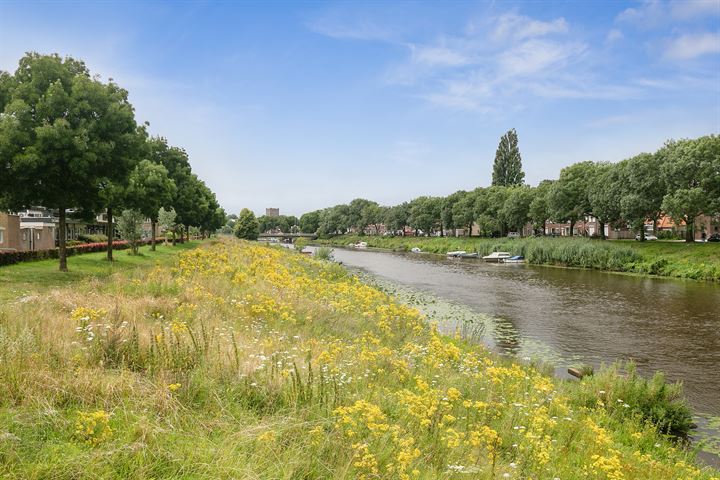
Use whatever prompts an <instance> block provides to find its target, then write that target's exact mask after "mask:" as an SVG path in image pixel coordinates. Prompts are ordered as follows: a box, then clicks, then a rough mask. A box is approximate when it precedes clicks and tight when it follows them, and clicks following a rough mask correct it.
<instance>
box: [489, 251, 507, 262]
mask: <svg viewBox="0 0 720 480" xmlns="http://www.w3.org/2000/svg"><path fill="white" fill-rule="evenodd" d="M510 257H512V255H510V254H509V253H508V252H493V253H491V254H490V255H485V256H484V257H482V258H483V260H485V261H486V262H496V263H499V262H502V261H504V260H505V259H507V258H510Z"/></svg>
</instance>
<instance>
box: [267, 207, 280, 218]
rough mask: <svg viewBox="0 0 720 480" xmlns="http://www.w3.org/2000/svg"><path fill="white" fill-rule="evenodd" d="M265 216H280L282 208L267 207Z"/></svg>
mask: <svg viewBox="0 0 720 480" xmlns="http://www.w3.org/2000/svg"><path fill="white" fill-rule="evenodd" d="M265 216H266V217H279V216H280V209H279V208H266V209H265Z"/></svg>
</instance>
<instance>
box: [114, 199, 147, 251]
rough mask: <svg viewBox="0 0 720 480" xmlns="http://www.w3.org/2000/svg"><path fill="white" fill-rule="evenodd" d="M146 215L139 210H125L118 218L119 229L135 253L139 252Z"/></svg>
mask: <svg viewBox="0 0 720 480" xmlns="http://www.w3.org/2000/svg"><path fill="white" fill-rule="evenodd" d="M144 221H145V216H144V215H143V214H142V213H140V212H138V211H137V210H123V212H122V215H120V218H118V223H117V229H118V231H119V232H120V236H121V237H122V238H123V240H126V241H127V242H128V244H130V248H131V249H132V253H133V255H137V253H138V245H139V243H140V240H141V239H142V225H143V222H144Z"/></svg>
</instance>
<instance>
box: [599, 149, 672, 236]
mask: <svg viewBox="0 0 720 480" xmlns="http://www.w3.org/2000/svg"><path fill="white" fill-rule="evenodd" d="M662 162H663V157H662V156H660V155H652V154H650V153H641V154H640V155H637V156H635V157H633V158H630V159H628V160H624V161H622V162H620V163H619V164H618V166H617V167H616V171H617V174H618V176H617V178H616V179H615V183H614V184H612V183H611V184H610V187H611V188H610V190H612V193H611V195H615V194H617V192H620V195H621V197H620V216H622V218H623V219H625V220H626V221H627V222H628V223H629V224H630V225H631V226H632V227H633V228H634V229H635V230H637V231H638V232H639V233H640V238H641V240H644V239H645V221H646V220H647V219H651V220H652V221H653V230H654V231H655V230H657V227H656V225H657V221H658V219H659V218H660V216H661V215H662V202H663V198H664V196H665V193H666V192H667V185H666V184H665V180H664V178H663V176H662V174H660V172H661V171H662ZM613 185H615V186H614V187H613ZM608 201H610V200H609V199H608Z"/></svg>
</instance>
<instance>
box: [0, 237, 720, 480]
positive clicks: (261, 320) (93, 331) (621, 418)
mask: <svg viewBox="0 0 720 480" xmlns="http://www.w3.org/2000/svg"><path fill="white" fill-rule="evenodd" d="M439 327H440V326H438V325H436V324H434V323H433V319H432V318H426V317H424V316H423V315H422V314H421V313H420V312H419V311H418V310H416V309H415V308H412V307H410V306H407V305H405V304H403V303H401V302H400V301H399V300H397V299H395V298H394V297H392V296H390V295H388V294H386V293H384V292H382V291H380V290H379V289H377V288H374V287H372V286H370V285H368V284H366V283H363V282H362V281H361V280H360V279H359V278H357V277H356V276H354V275H353V274H351V273H349V272H348V271H347V270H345V269H344V268H343V267H342V266H340V265H337V264H335V263H332V262H331V261H327V260H320V259H315V258H311V257H308V256H305V255H302V254H299V253H297V252H294V251H290V250H287V249H283V248H279V247H271V246H264V245H260V244H257V243H251V242H245V241H239V240H229V239H228V240H220V241H212V242H205V243H204V244H203V245H202V246H200V247H199V248H196V249H193V250H186V251H184V252H182V253H180V254H179V255H178V256H177V258H176V260H175V261H172V262H167V263H158V264H156V265H148V266H145V267H138V268H136V269H133V270H128V271H124V272H120V273H116V274H114V275H112V276H111V277H108V278H107V279H102V280H99V279H90V280H86V281H82V282H77V283H75V284H72V285H69V286H63V287H60V288H55V289H51V290H48V291H46V292H44V293H43V294H42V295H37V296H36V297H34V298H32V299H31V301H28V300H27V299H24V300H10V301H7V302H5V303H4V304H3V305H1V306H0V476H1V477H2V478H11V479H33V478H38V479H39V478H53V479H70V478H72V479H81V478H142V479H159V478H178V479H179V478H192V479H218V478H262V479H280V478H286V479H301V478H303V479H305V478H308V479H309V478H318V479H320V478H327V479H367V480H369V479H402V480H411V479H465V478H478V479H496V478H497V479H505V478H517V479H521V478H522V479H551V480H553V479H562V480H567V479H576V478H579V479H611V480H620V479H663V480H664V479H695V478H699V479H711V478H719V477H720V476H719V475H718V473H717V471H715V470H712V469H710V468H709V467H700V466H698V464H697V463H696V462H695V459H694V454H693V453H692V451H690V450H689V449H688V448H686V447H685V446H684V445H683V443H682V441H681V440H677V438H676V437H675V436H670V433H672V432H671V429H670V428H665V427H664V426H663V424H662V423H660V422H657V421H654V418H653V416H652V415H650V414H648V412H647V411H646V410H644V409H643V407H642V405H641V404H640V397H641V395H638V394H637V392H638V391H640V390H638V388H635V385H636V384H635V383H633V388H629V383H628V382H635V381H636V380H637V379H635V378H634V377H633V375H630V376H624V377H623V376H621V375H619V374H618V373H617V372H615V371H612V370H610V371H607V372H605V373H603V374H601V375H597V376H596V378H593V379H589V380H584V381H582V382H579V381H575V382H570V381H563V380H558V379H555V378H552V377H551V376H548V375H547V374H546V373H545V371H544V370H543V369H542V368H541V367H539V366H537V365H535V364H532V363H522V362H519V361H516V360H513V359H509V358H506V357H500V356H497V355H495V354H493V353H491V352H489V351H488V350H487V349H486V348H484V347H483V346H481V345H478V344H474V343H472V342H470V341H469V340H467V339H464V338H463V336H462V335H460V334H457V335H454V336H453V335H444V334H442V333H440V332H441V331H443V330H442V329H441V328H439ZM637 381H639V380H637ZM642 385H645V387H643V388H648V389H651V388H653V386H652V385H653V384H652V382H646V383H645V384H642ZM663 388H664V387H663ZM663 391H664V390H663ZM668 391H674V390H672V388H669V390H668ZM629 392H636V395H635V396H634V397H633V396H631V395H630V393H629ZM671 400H672V399H670V400H668V404H667V405H666V407H668V408H670V407H671V406H673V405H675V404H673V403H672V401H671ZM673 408H676V410H677V411H678V412H679V413H678V414H677V415H678V418H680V417H683V415H684V414H683V411H682V406H680V407H678V406H677V405H675V407H673ZM668 411H669V410H668ZM664 418H665V417H664ZM673 425H675V423H673Z"/></svg>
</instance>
